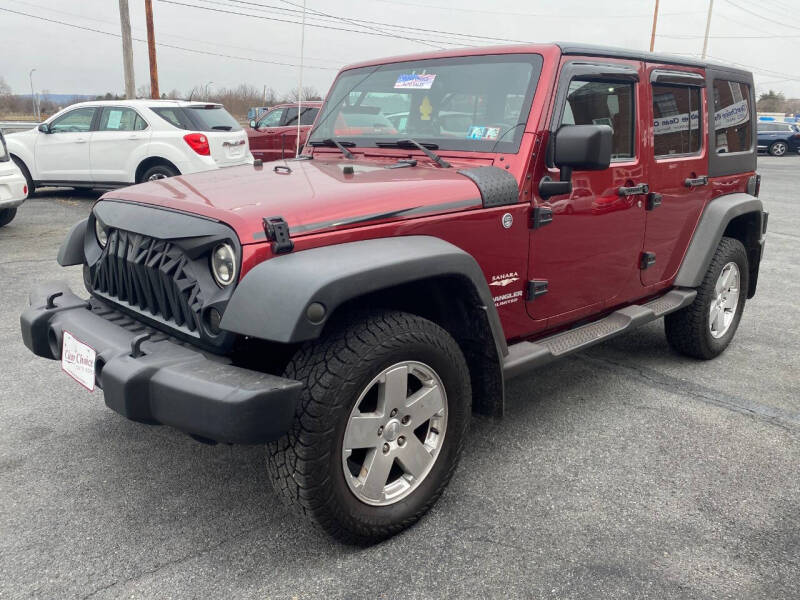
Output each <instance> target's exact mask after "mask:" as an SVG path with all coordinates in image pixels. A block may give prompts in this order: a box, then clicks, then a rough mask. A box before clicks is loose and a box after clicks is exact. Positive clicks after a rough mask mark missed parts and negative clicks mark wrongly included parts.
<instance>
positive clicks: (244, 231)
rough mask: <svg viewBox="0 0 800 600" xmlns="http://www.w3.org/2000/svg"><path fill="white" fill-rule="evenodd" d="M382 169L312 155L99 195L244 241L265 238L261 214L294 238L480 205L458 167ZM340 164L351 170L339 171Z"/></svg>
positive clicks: (378, 165)
mask: <svg viewBox="0 0 800 600" xmlns="http://www.w3.org/2000/svg"><path fill="white" fill-rule="evenodd" d="M286 166H288V167H289V169H291V171H290V172H286V170H285V167H286ZM386 166H387V163H386V162H373V161H365V160H361V161H350V160H341V161H340V160H318V159H314V160H298V161H287V162H285V163H284V162H274V163H267V164H265V165H264V166H263V167H253V166H249V165H246V166H241V167H230V168H227V169H222V170H215V171H207V172H205V173H197V174H194V175H180V176H178V177H172V178H170V179H160V180H156V181H151V182H148V183H143V184H140V185H135V186H131V187H128V188H123V189H120V190H116V191H114V192H109V193H108V194H106V195H105V196H103V197H104V198H108V199H112V198H113V199H119V200H129V201H134V202H138V203H143V204H152V205H156V206H163V207H166V208H173V209H175V210H180V211H185V212H191V213H194V214H200V215H203V216H206V217H210V218H213V219H216V220H219V221H222V222H224V223H227V224H228V225H230V226H231V227H233V229H234V230H235V231H236V233H237V234H238V236H239V239H240V240H241V242H242V243H243V244H248V243H253V242H257V241H261V240H263V239H264V230H263V225H262V219H263V218H264V217H283V218H284V220H285V221H286V222H287V224H288V225H289V229H290V233H291V235H292V237H297V236H300V235H307V234H311V233H317V232H320V231H328V230H333V229H342V228H349V227H357V226H359V225H363V224H365V223H367V222H368V223H370V224H373V223H379V222H384V221H390V220H397V219H403V218H409V217H414V216H421V215H432V214H441V213H446V212H453V211H458V210H465V209H468V208H478V207H480V206H481V194H480V191H479V190H478V187H477V186H476V184H475V183H473V181H472V180H470V179H468V178H467V177H465V176H464V175H460V174H459V173H458V168H457V167H453V168H450V169H440V168H438V167H432V166H422V165H420V166H416V167H403V168H395V169H387V168H386ZM345 167H348V169H347V170H349V168H350V167H352V169H353V173H352V174H349V173H345ZM276 168H277V170H276Z"/></svg>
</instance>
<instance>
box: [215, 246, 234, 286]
mask: <svg viewBox="0 0 800 600" xmlns="http://www.w3.org/2000/svg"><path fill="white" fill-rule="evenodd" d="M211 274H212V275H214V280H215V281H216V282H217V284H218V285H220V286H221V287H225V286H227V285H230V284H232V283H233V281H234V279H235V278H236V255H235V254H234V252H233V248H232V247H231V245H230V244H220V245H219V246H217V247H216V248H214V252H213V253H212V254H211Z"/></svg>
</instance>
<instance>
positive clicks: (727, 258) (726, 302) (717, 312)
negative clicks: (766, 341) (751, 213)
mask: <svg viewBox="0 0 800 600" xmlns="http://www.w3.org/2000/svg"><path fill="white" fill-rule="evenodd" d="M748 274H749V271H748V264H747V252H746V251H745V249H744V246H743V245H742V243H741V242H740V241H739V240H736V239H733V238H728V237H724V238H722V241H720V243H719V246H718V247H717V251H716V253H715V254H714V258H713V259H712V260H711V264H710V265H709V267H708V271H707V272H706V276H705V278H704V279H703V283H702V284H701V285H700V287H699V288H698V289H697V298H695V301H694V302H693V303H692V304H690V305H689V306H687V307H686V308H683V309H681V310H679V311H677V312H674V313H672V314H669V315H667V316H666V317H665V318H664V330H665V332H666V334H667V341H668V342H669V344H670V346H672V347H673V348H674V349H675V350H677V351H678V352H680V353H682V354H686V355H687V356H692V357H694V358H700V359H705V360H708V359H711V358H714V357H716V356H719V355H720V354H722V352H723V351H724V350H725V348H727V347H728V344H730V343H731V340H732V339H733V336H734V334H735V333H736V329H737V328H738V327H739V320H740V319H741V318H742V311H743V310H744V303H745V300H746V298H747V286H748Z"/></svg>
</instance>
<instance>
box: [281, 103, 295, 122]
mask: <svg viewBox="0 0 800 600" xmlns="http://www.w3.org/2000/svg"><path fill="white" fill-rule="evenodd" d="M283 124H284V125H286V126H289V125H294V126H297V107H296V106H291V107H289V108H287V109H286V116H285V117H284V119H283Z"/></svg>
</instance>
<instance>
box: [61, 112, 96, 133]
mask: <svg viewBox="0 0 800 600" xmlns="http://www.w3.org/2000/svg"><path fill="white" fill-rule="evenodd" d="M95 110H96V109H95V108H88V107H87V108H76V109H75V110H71V111H69V112H68V113H67V114H65V115H61V116H60V117H58V118H57V119H56V120H55V121H53V122H52V123H50V131H52V132H53V133H86V132H88V131H89V130H90V129H91V128H92V119H94V111H95Z"/></svg>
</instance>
